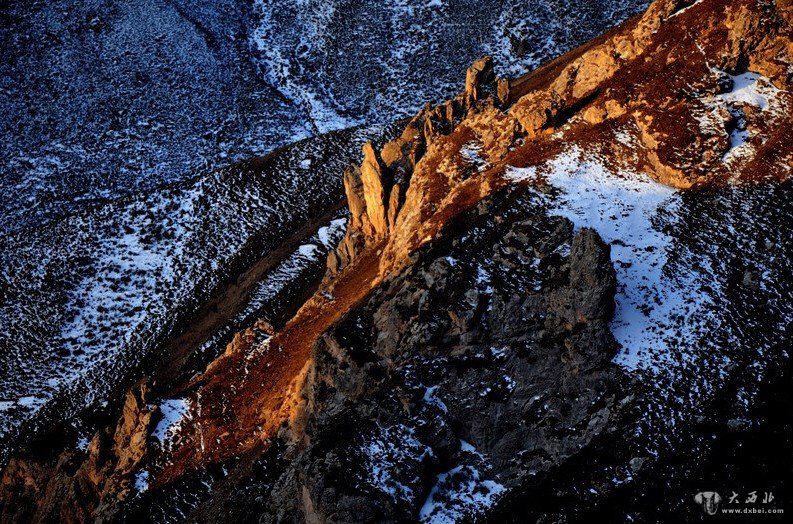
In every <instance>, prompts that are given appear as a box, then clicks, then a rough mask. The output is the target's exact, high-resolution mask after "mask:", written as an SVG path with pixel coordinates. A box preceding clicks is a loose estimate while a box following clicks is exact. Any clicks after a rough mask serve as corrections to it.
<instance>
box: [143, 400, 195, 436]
mask: <svg viewBox="0 0 793 524" xmlns="http://www.w3.org/2000/svg"><path fill="white" fill-rule="evenodd" d="M189 410H190V401H189V400H185V399H181V398H177V399H167V400H163V401H162V402H161V403H160V413H162V420H160V422H159V423H157V426H156V427H155V428H154V431H152V435H153V436H154V437H156V438H157V440H159V441H160V442H161V443H165V442H167V441H168V440H170V439H172V438H173V437H174V436H176V434H177V433H178V431H179V429H180V428H181V426H182V422H183V421H184V419H185V415H187V413H188V411H189Z"/></svg>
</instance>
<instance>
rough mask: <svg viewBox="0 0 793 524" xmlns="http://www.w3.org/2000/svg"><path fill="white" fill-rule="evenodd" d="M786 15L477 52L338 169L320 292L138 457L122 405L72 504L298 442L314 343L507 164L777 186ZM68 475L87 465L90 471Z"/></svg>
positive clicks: (790, 117) (706, 20) (8, 484)
mask: <svg viewBox="0 0 793 524" xmlns="http://www.w3.org/2000/svg"><path fill="white" fill-rule="evenodd" d="M791 24H793V3H791V2H789V1H782V0H780V1H777V2H762V1H759V0H755V1H753V0H738V1H729V0H701V1H698V2H690V1H683V0H658V1H656V2H655V3H653V4H652V6H651V7H650V8H649V9H648V11H647V12H646V13H645V14H643V15H641V16H639V17H636V18H634V19H632V20H629V21H628V22H626V23H625V24H623V25H622V26H620V27H618V28H616V29H615V30H612V31H611V32H609V33H608V34H606V35H604V36H602V37H600V38H599V39H597V40H595V41H593V42H591V43H590V44H587V45H585V46H583V47H582V48H580V49H577V50H574V51H572V52H570V53H568V54H567V55H564V56H562V57H560V58H558V59H557V60H555V61H553V62H551V63H549V64H547V65H545V66H543V67H541V68H539V69H538V70H536V71H534V72H531V73H529V74H527V75H525V76H524V77H521V78H518V79H511V80H506V79H498V78H497V77H496V72H497V71H494V69H493V64H492V62H491V61H490V60H489V59H487V58H486V59H482V60H480V61H477V63H476V64H474V66H472V68H471V70H469V72H468V75H467V79H466V90H465V92H463V93H461V94H460V95H458V96H457V97H456V98H454V99H452V100H450V101H447V102H445V103H443V104H440V105H438V106H434V107H433V106H427V107H425V108H424V109H423V110H422V111H421V112H420V113H419V114H418V115H416V116H415V117H414V118H413V119H412V120H411V121H410V122H409V123H408V124H407V125H406V127H405V129H404V132H403V133H402V134H401V136H400V137H398V138H397V139H396V140H394V141H392V142H390V143H388V144H385V145H384V146H383V147H382V148H380V149H379V150H376V149H375V148H374V147H373V146H372V145H367V146H366V147H364V150H363V161H362V164H361V165H360V166H353V167H351V168H350V169H349V170H348V171H347V172H345V173H344V175H343V176H344V184H345V189H346V195H347V201H348V205H349V210H350V218H349V221H348V229H347V233H346V236H345V238H344V239H343V241H342V242H341V243H340V245H339V246H338V247H337V249H336V251H335V252H334V253H332V254H331V255H330V257H329V259H328V272H327V274H326V276H325V279H324V281H323V283H322V286H321V288H320V290H319V291H318V292H317V293H316V294H315V295H314V296H313V297H312V298H310V299H309V300H308V301H307V302H306V303H305V304H304V305H303V307H302V308H301V309H300V310H299V311H298V313H297V314H296V315H295V316H294V318H292V320H291V321H289V322H288V323H287V324H286V325H285V326H284V327H283V328H282V329H280V330H279V331H277V332H276V333H274V334H273V335H272V337H270V338H266V340H262V338H261V337H258V336H256V334H257V332H260V330H258V331H257V329H255V328H253V327H252V328H251V329H250V330H249V331H248V332H246V333H243V334H241V335H239V336H238V337H237V339H235V342H234V343H232V345H230V346H229V348H228V350H227V351H226V353H225V354H224V355H222V356H221V357H220V358H219V359H218V360H216V361H215V362H213V363H212V364H211V365H210V366H209V367H208V368H207V369H206V371H205V372H204V373H203V374H201V375H199V376H197V377H195V378H193V379H192V380H191V381H189V383H186V384H181V385H179V386H178V387H176V388H174V389H173V390H174V391H175V392H176V393H178V394H180V395H182V396H183V397H184V398H185V399H186V402H187V404H188V405H189V414H188V416H187V417H186V419H187V420H188V422H187V423H185V424H184V425H183V426H182V428H181V429H180V438H179V440H178V443H176V444H175V445H174V446H172V447H169V448H167V449H162V450H161V449H157V450H155V449H151V450H139V447H140V446H138V444H140V442H139V441H140V435H139V433H140V428H141V427H146V424H147V421H148V418H147V417H148V416H149V415H148V414H147V412H146V409H143V410H142V411H141V412H140V413H138V412H135V413H133V411H134V410H133V409H132V408H131V407H125V411H124V413H123V415H121V417H120V418H121V421H122V422H120V423H119V426H118V429H117V430H116V435H115V437H114V442H116V444H118V443H120V442H122V441H123V442H129V443H130V445H127V446H118V445H116V446H112V445H105V447H104V448H103V449H104V450H105V451H104V453H107V454H109V456H110V458H107V459H105V460H109V461H111V462H113V463H114V464H115V466H114V467H112V468H107V471H108V472H109V473H107V475H110V476H112V478H113V479H114V480H113V482H112V483H109V482H107V481H104V480H95V481H94V482H93V484H92V485H93V486H95V487H94V488H90V487H88V488H85V489H87V490H88V491H90V490H92V489H94V490H95V495H94V496H92V497H84V498H83V499H82V502H81V504H82V509H81V510H80V511H84V512H86V513H85V514H92V513H91V512H92V511H93V512H95V511H96V509H97V507H107V506H108V505H112V502H113V501H114V500H116V499H117V498H118V497H121V498H123V497H124V496H125V494H126V493H127V492H128V491H129V484H130V482H131V480H130V479H131V478H132V477H133V476H134V475H135V474H136V472H138V471H140V470H142V469H144V468H145V469H146V471H147V472H148V475H149V479H148V483H149V486H151V487H152V488H157V487H162V486H165V485H167V484H169V483H171V482H173V481H174V480H176V479H179V478H180V477H182V476H184V475H186V474H190V473H192V472H194V471H197V470H200V469H202V468H205V467H207V466H208V465H211V464H217V463H223V462H224V461H228V460H231V459H236V458H239V457H250V456H255V455H256V454H257V453H260V452H261V451H262V450H264V449H266V448H267V447H268V446H269V445H271V443H272V442H273V441H274V440H275V439H277V438H282V439H285V441H287V442H289V444H290V445H291V446H294V447H297V448H299V447H300V445H301V441H302V439H303V438H304V435H303V433H302V423H303V421H304V411H305V410H306V409H307V402H309V403H310V399H309V398H308V395H307V393H306V382H307V381H311V380H314V378H315V377H314V370H313V368H312V347H314V345H315V344H316V343H317V341H318V340H319V339H321V338H322V337H323V334H324V333H325V332H326V331H327V330H328V329H329V328H331V327H332V326H333V325H334V324H335V323H336V322H338V321H339V320H340V319H341V318H342V317H343V315H344V314H345V312H346V311H347V310H349V309H350V308H351V307H354V306H355V305H356V304H358V303H359V302H360V301H361V300H363V299H364V298H365V297H367V296H368V295H369V294H370V293H371V292H372V290H373V289H375V288H377V286H379V285H381V284H382V282H383V281H384V280H386V279H387V278H388V277H389V276H391V275H393V274H394V273H395V272H397V271H399V270H400V269H401V268H402V267H403V266H404V265H405V264H407V263H408V262H409V260H410V257H411V255H412V254H413V253H414V252H415V251H416V250H417V249H419V248H420V247H422V246H424V245H426V244H429V243H432V241H433V239H435V238H436V237H437V235H439V234H440V233H441V232H442V231H443V229H444V227H445V226H446V225H447V224H448V223H449V222H450V221H451V220H453V219H454V218H455V217H458V216H459V215H460V214H461V213H463V212H465V211H468V210H470V209H471V208H472V207H473V206H475V205H476V204H477V203H479V202H480V201H482V200H483V199H484V198H486V197H488V196H491V195H493V194H494V192H496V191H497V190H499V189H501V188H503V187H505V186H506V185H508V184H509V183H510V182H509V181H508V180H507V179H506V178H505V177H504V176H503V175H504V172H505V170H506V169H507V167H508V166H512V167H519V168H520V167H528V166H542V164H543V162H545V161H546V160H549V159H550V158H552V157H553V156H554V155H555V154H557V153H558V152H559V151H560V150H561V149H562V148H565V147H569V146H571V145H575V146H577V147H578V148H579V149H580V150H582V151H597V152H598V153H599V154H600V155H601V157H603V158H605V159H606V160H607V161H608V162H611V163H612V164H613V165H614V166H619V167H623V168H630V169H632V170H635V171H639V172H645V173H647V174H649V175H650V176H651V177H653V178H654V179H656V180H657V181H659V182H662V183H664V184H667V185H669V186H672V187H675V188H681V189H687V188H692V187H699V186H708V185H722V184H727V183H761V182H764V181H776V180H783V179H786V178H788V177H789V176H790V171H791V166H793V134H791V133H792V132H791V130H792V129H793V111H792V110H793V65H791V64H793V28H792V27H791ZM340 176H341V174H340ZM131 399H132V400H130V402H131V403H132V404H134V399H135V397H131ZM152 402H153V403H156V401H154V400H153V401H152ZM132 404H130V405H132ZM132 444H135V445H132ZM93 446H95V445H94V444H92V447H93ZM99 446H100V444H99V441H98V440H97V443H96V447H99ZM121 448H124V449H121ZM92 449H93V448H92ZM97 454H98V452H97ZM94 455H95V454H94V453H92V457H93V456H94ZM91 460H92V461H95V460H96V459H94V458H92V459H91ZM80 471H83V472H84V473H81V475H89V473H88V472H89V471H90V472H91V475H96V474H100V475H101V473H96V471H97V469H96V468H95V467H91V466H89V465H83V466H81V469H80ZM102 471H104V470H102ZM43 474H45V473H39V472H37V470H36V469H35V468H34V467H32V466H31V465H30V464H26V463H21V462H14V463H12V464H11V465H10V466H9V467H8V468H7V470H6V472H5V475H4V478H3V495H2V497H3V498H4V500H8V499H9V497H13V496H14V493H15V491H14V489H16V488H14V486H17V485H19V484H20V483H28V484H30V485H34V486H35V487H33V488H31V490H32V491H30V493H35V494H36V496H38V497H41V498H43V499H46V498H47V497H48V496H49V497H52V496H54V493H51V492H50V491H51V490H49V491H48V489H49V488H48V487H47V486H46V485H42V483H41V482H39V481H38V480H35V479H36V478H37V475H43ZM79 476H80V475H78V476H77V477H76V478H78V477H79ZM99 486H101V488H100V487H99ZM81 504H78V505H77V506H81ZM85 506H88V507H85ZM61 511H62V512H65V514H70V511H71V510H70V508H65V507H64V508H62V510H61ZM74 511H77V509H76V508H75V510H74ZM71 514H72V515H76V513H73V512H72V513H71ZM94 514H95V513H94ZM75 518H76V519H77V520H79V519H80V517H79V516H76V517H75Z"/></svg>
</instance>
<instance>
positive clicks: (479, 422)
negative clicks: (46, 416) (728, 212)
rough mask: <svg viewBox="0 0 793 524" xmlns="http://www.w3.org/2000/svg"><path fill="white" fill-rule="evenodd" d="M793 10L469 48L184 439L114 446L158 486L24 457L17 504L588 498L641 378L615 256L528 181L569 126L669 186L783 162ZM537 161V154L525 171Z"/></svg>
mask: <svg viewBox="0 0 793 524" xmlns="http://www.w3.org/2000/svg"><path fill="white" fill-rule="evenodd" d="M791 22H793V4H791V3H790V2H789V1H782V0H779V1H777V2H765V1H759V0H756V1H752V0H740V1H727V0H702V1H700V2H694V3H692V2H685V1H680V0H659V1H657V2H655V3H654V4H653V5H652V7H651V8H650V9H649V10H648V11H647V12H646V13H645V14H644V15H642V16H640V17H637V18H635V19H633V20H631V21H629V22H627V23H626V24H624V25H622V26H621V27H619V28H617V29H616V30H614V31H612V32H610V33H608V34H606V35H604V36H603V37H601V38H599V39H598V40H595V41H594V42H592V43H590V44H588V45H586V46H584V47H582V48H580V49H577V50H575V51H573V52H571V53H569V54H567V55H564V56H562V57H560V58H559V59H557V60H555V61H553V62H551V63H549V64H547V65H545V66H543V67H541V68H539V69H538V70H536V71H534V72H532V73H530V74H528V75H526V76H524V77H522V78H519V79H516V80H504V79H497V78H496V75H495V74H494V72H493V69H492V63H491V61H490V60H489V59H488V58H483V59H482V60H479V61H477V62H476V63H475V64H474V65H473V66H472V68H471V69H470V70H469V72H468V74H467V77H466V90H465V92H463V93H461V94H460V95H459V96H457V97H456V98H454V99H452V100H450V101H447V102H444V103H442V104H440V105H438V106H434V107H433V106H427V107H425V108H424V109H423V110H422V111H421V112H420V113H419V114H418V115H416V117H414V118H413V119H412V120H411V121H410V122H409V123H408V124H407V125H406V127H405V130H404V132H403V133H402V135H401V136H400V137H399V138H397V139H396V140H394V141H392V142H390V143H389V144H386V145H385V146H384V147H383V148H382V149H380V150H379V151H378V150H377V149H375V148H374V147H372V146H371V145H367V146H365V147H364V150H363V157H364V159H363V163H362V164H361V166H360V167H352V168H350V169H349V170H348V171H347V172H346V173H345V174H344V184H345V190H346V194H347V199H348V203H349V208H350V214H351V216H350V219H349V223H348V229H347V232H346V236H345V238H344V240H343V241H342V243H341V244H340V245H339V247H338V248H337V250H336V251H335V252H334V253H332V254H331V255H330V256H329V259H328V273H327V275H326V277H325V281H324V282H323V284H322V286H321V288H320V290H318V292H317V293H316V294H315V295H314V296H313V297H312V298H311V299H309V300H308V301H307V302H306V303H305V304H304V305H303V307H302V308H301V309H300V310H299V311H298V312H297V314H296V315H295V316H294V317H293V318H292V319H291V320H290V321H289V322H287V324H286V325H285V326H284V327H283V328H282V329H279V330H277V332H275V333H274V334H273V336H272V337H271V338H266V337H257V336H248V337H244V338H242V339H239V340H237V345H236V346H235V347H234V350H233V351H228V352H226V354H224V355H222V356H221V357H220V358H218V359H217V360H216V361H215V362H213V363H212V364H211V365H210V366H209V367H208V368H207V370H206V371H205V373H203V374H201V375H199V376H197V377H195V378H193V379H191V380H190V381H189V382H188V383H187V384H183V385H180V386H179V387H178V388H177V389H176V391H177V392H178V393H179V394H180V395H182V397H183V398H185V399H186V401H187V403H188V405H189V406H190V409H189V413H188V415H187V416H186V420H187V421H188V422H186V423H185V424H183V425H182V427H181V430H180V433H179V438H178V439H176V440H175V442H174V443H173V445H171V446H167V447H162V448H158V449H155V450H153V451H151V452H150V453H148V454H146V455H145V456H140V455H139V454H137V453H136V452H134V451H133V452H132V454H131V455H123V456H122V455H119V454H118V453H116V456H117V457H118V459H116V461H117V462H115V463H117V464H118V465H117V466H114V468H113V469H112V471H113V472H114V473H112V474H111V475H110V477H109V478H110V479H112V480H111V483H110V484H107V483H106V482H100V483H101V484H102V485H103V486H107V485H112V486H115V487H114V489H113V490H111V491H112V493H113V494H115V495H116V496H118V497H120V498H122V499H124V497H125V495H126V494H127V493H128V492H127V491H126V486H127V484H125V480H126V482H128V481H129V478H130V476H131V475H132V474H135V475H138V474H140V473H141V472H143V471H145V472H146V474H147V475H149V477H150V480H149V487H148V489H147V490H145V493H143V491H144V490H141V493H137V494H136V496H137V498H135V497H127V498H126V499H125V501H124V502H123V503H121V504H118V505H117V506H115V507H113V508H111V507H108V506H101V507H96V506H95V505H94V504H93V502H92V500H91V499H90V498H88V499H82V500H84V501H86V502H84V503H83V504H82V505H81V507H80V508H79V510H78V509H74V510H72V509H71V507H70V506H67V505H66V504H61V505H57V507H43V506H41V505H37V502H35V500H36V497H38V496H40V493H41V492H42V488H41V487H40V486H41V479H42V478H46V477H47V475H51V474H52V469H51V468H52V466H51V464H50V465H45V466H40V465H38V464H37V463H36V461H32V462H24V463H20V464H17V465H16V466H15V468H13V469H12V468H9V469H8V470H7V471H6V473H5V476H4V494H3V500H4V504H5V507H12V506H13V504H19V505H18V506H17V507H22V506H21V504H20V503H18V502H14V501H16V500H18V498H17V497H22V500H24V501H25V504H27V506H26V507H31V508H36V509H35V511H41V512H42V513H37V515H46V516H50V515H53V514H57V513H58V512H60V513H61V514H66V515H91V516H92V518H97V517H103V518H104V517H111V516H113V517H118V518H121V517H123V516H128V515H135V514H136V512H140V511H144V510H145V508H148V507H149V506H150V505H151V504H155V503H156V502H157V501H158V500H166V501H167V500H171V499H168V496H170V495H168V494H169V493H170V494H171V495H173V494H174V493H179V492H184V491H185V490H187V489H188V488H190V489H191V490H192V491H193V494H194V496H195V498H197V499H198V500H197V501H195V502H193V503H190V504H188V505H187V506H188V507H187V510H188V511H189V512H191V514H192V515H193V516H194V518H196V519H197V520H200V521H207V520H224V519H225V520H227V519H228V518H229V517H230V516H237V517H238V518H251V517H253V516H254V515H259V514H263V515H265V520H268V519H269V520H272V521H280V520H286V521H302V520H305V521H309V522H325V521H327V522H348V521H371V520H384V521H402V520H415V519H416V518H418V516H419V514H420V513H421V512H423V514H424V515H425V516H426V515H429V514H431V513H432V512H433V511H439V512H443V511H456V512H457V515H458V516H459V517H460V518H464V517H466V515H468V513H467V512H469V511H472V508H470V507H468V506H467V505H466V500H469V499H472V498H477V499H478V500H479V501H480V502H481V501H482V500H485V501H486V504H485V507H491V508H492V511H494V512H496V511H502V512H504V513H503V514H513V515H514V514H515V513H510V511H512V510H515V509H516V508H517V506H514V507H512V509H510V506H509V504H516V503H517V502H516V501H519V500H520V495H519V494H520V493H522V492H523V493H525V492H529V491H531V492H532V493H534V497H533V498H532V502H533V504H539V506H536V510H534V509H533V510H531V511H536V512H537V514H538V515H540V514H544V511H545V509H548V508H545V507H544V504H546V503H545V502H543V498H542V497H541V496H540V495H539V494H542V493H544V490H551V489H553V490H555V491H556V492H557V493H561V492H563V491H564V490H566V489H567V490H574V491H575V493H576V494H577V499H578V500H579V501H583V500H584V497H585V495H583V494H582V493H583V492H585V491H587V489H586V486H590V485H591V484H592V481H591V479H590V480H587V479H588V478H589V477H592V476H595V475H597V474H600V473H599V470H598V468H597V466H596V463H597V460H598V458H597V457H598V456H599V455H598V454H597V453H596V452H595V451H593V450H594V449H596V448H598V446H601V445H602V442H603V441H604V440H608V438H609V435H610V434H611V433H612V432H613V431H615V429H614V428H615V427H616V426H617V425H618V424H619V422H620V420H621V419H622V418H623V417H625V416H627V413H628V411H629V409H628V408H629V404H630V397H631V395H630V392H631V390H630V388H627V389H626V384H625V382H624V380H623V378H622V376H621V374H620V373H619V372H618V371H617V369H616V368H615V367H614V366H613V365H612V364H611V358H612V356H613V355H614V351H615V347H614V340H613V338H612V335H611V334H610V332H609V329H608V321H609V319H610V315H611V310H612V307H613V294H614V287H615V277H614V271H613V269H612V267H611V264H610V260H609V248H608V246H607V245H605V244H604V243H603V241H602V240H601V239H600V238H599V237H598V236H597V235H596V234H595V233H594V232H593V231H589V230H581V231H578V232H576V233H573V231H572V225H571V224H570V223H569V222H566V221H565V220H562V219H558V218H557V219H553V218H550V217H548V216H547V215H546V214H545V213H544V212H543V210H542V209H541V208H540V207H539V206H537V205H534V204H532V203H531V202H532V200H531V199H524V197H525V195H526V194H527V193H525V192H528V191H529V189H527V188H526V187H525V186H526V185H528V184H532V185H534V186H535V190H537V189H539V190H542V188H543V181H542V173H543V169H546V168H547V165H548V162H549V161H550V160H551V159H552V158H554V157H555V155H557V154H558V153H559V152H560V151H562V150H563V149H564V148H569V147H571V146H575V147H576V148H578V149H579V150H580V151H586V152H590V151H591V152H593V153H595V152H597V153H598V154H599V155H600V156H601V157H602V158H605V159H607V161H608V163H610V164H612V165H613V167H615V168H617V167H619V168H621V169H627V170H631V171H635V172H644V173H647V174H649V175H650V176H651V177H653V178H655V179H656V180H658V181H660V182H663V183H666V184H669V185H672V186H674V187H677V188H690V187H694V186H713V185H719V184H723V183H725V182H726V181H727V180H732V181H739V182H759V181H764V180H782V179H785V178H786V177H787V176H788V175H789V172H790V169H791V163H792V162H791V151H793V141H792V140H790V136H791V135H790V129H791V124H793V120H792V119H793V116H791V112H790V111H789V108H790V107H791V106H790V104H791V103H793V98H792V97H793V95H791V84H792V83H793V78H792V77H791V75H792V73H791V71H792V70H793V69H791V64H792V63H793V45H791ZM749 73H750V74H749ZM747 74H749V76H746V75H747ZM747 82H749V83H751V85H752V86H753V87H752V88H751V89H752V90H753V91H752V93H753V95H752V97H750V98H747V97H746V96H744V95H745V94H746V91H742V88H743V87H746V83H747ZM754 95H758V96H757V97H755V96H754ZM739 139H740V140H739ZM741 140H742V143H740V144H739V143H738V142H739V141H741ZM524 167H532V168H535V170H536V173H537V174H538V176H537V177H534V178H530V179H528V178H527V179H524V181H523V182H522V183H521V184H518V186H519V187H514V185H513V184H512V180H511V179H510V178H509V177H508V176H505V175H508V174H509V171H510V170H511V169H512V168H524ZM607 167H608V166H607ZM138 420H139V418H135V417H132V418H129V417H128V416H127V414H126V412H125V414H124V416H123V417H122V422H121V423H120V426H121V427H125V428H128V429H129V428H137V427H138V422H136V421H138ZM137 434H138V432H137V429H132V430H129V431H127V432H126V436H125V437H124V439H125V441H126V440H129V441H130V442H131V441H136V442H137V437H136V435H137ZM133 449H134V448H133ZM628 458H629V457H621V458H620V460H623V462H624V463H628ZM631 464H632V466H631V467H632V468H635V469H636V470H637V471H638V469H640V468H641V459H637V460H635V461H632V462H631ZM576 465H584V466H582V467H581V468H576V467H575V466H576ZM36 468H40V469H39V470H37V469H36ZM47 468H50V469H47ZM219 468H220V469H222V474H219V473H218V469H219ZM577 469H580V471H576V470H577ZM133 470H135V471H134V473H133ZM562 470H566V471H567V474H568V479H569V481H568V482H567V483H566V487H565V486H564V485H562V486H560V484H559V483H555V482H554V475H559V474H560V473H559V472H560V471H562ZM603 471H606V470H605V469H604V470H603ZM115 472H118V474H116V473H115ZM227 473H228V474H227ZM59 478H62V477H59ZM207 478H209V479H210V480H211V484H212V488H200V487H199V486H198V484H199V483H200V482H204V480H205V479H207ZM575 479H578V480H575ZM62 481H63V482H66V483H67V484H68V485H71V484H70V483H71V482H72V481H71V480H70V479H63V480H62ZM207 482H208V481H207ZM23 485H25V486H28V487H26V488H24V489H23V488H21V487H20V486H23ZM31 486H33V487H31ZM103 489H104V488H103ZM169 490H170V491H169ZM504 492H506V493H508V495H507V496H504V497H499V496H497V495H500V494H501V493H504ZM103 493H105V492H104V491H103ZM109 496H110V494H109V493H105V494H104V495H103V498H102V500H103V501H105V500H110V498H109ZM158 497H159V498H158ZM47 500H50V499H47ZM441 500H443V501H445V503H444V504H440V505H438V504H434V503H435V502H438V501H441ZM538 501H539V502H538ZM547 504H551V502H550V501H548V502H547ZM580 504H584V502H580ZM440 506H443V507H440ZM480 509H481V506H480ZM78 512H82V513H78ZM42 518H43V517H42ZM74 518H78V519H79V518H80V517H79V516H75V517H74ZM560 518H561V517H560Z"/></svg>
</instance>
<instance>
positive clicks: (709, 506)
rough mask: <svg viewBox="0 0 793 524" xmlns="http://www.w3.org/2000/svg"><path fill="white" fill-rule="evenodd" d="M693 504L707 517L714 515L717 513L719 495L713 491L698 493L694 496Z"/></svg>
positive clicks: (719, 500) (719, 501) (719, 502)
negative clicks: (698, 506) (697, 505)
mask: <svg viewBox="0 0 793 524" xmlns="http://www.w3.org/2000/svg"><path fill="white" fill-rule="evenodd" d="M694 502H696V503H697V504H699V505H700V506H701V507H702V511H704V512H705V513H707V514H708V515H715V514H716V513H717V512H718V511H719V504H721V495H719V494H718V493H716V492H715V491H700V492H699V493H697V494H696V495H694Z"/></svg>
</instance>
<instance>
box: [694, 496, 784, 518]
mask: <svg viewBox="0 0 793 524" xmlns="http://www.w3.org/2000/svg"><path fill="white" fill-rule="evenodd" d="M729 493H730V494H729V495H727V497H726V498H725V499H722V498H721V495H719V494H718V493H717V492H715V491H700V492H699V493H697V494H696V495H694V502H696V503H697V505H698V506H699V507H700V508H702V511H703V512H704V513H705V514H706V515H716V514H725V515H732V514H735V515H782V514H784V513H785V510H784V508H781V507H778V506H777V500H776V497H774V493H773V492H772V491H763V492H760V491H757V490H755V491H747V492H744V493H739V492H737V491H733V490H730V491H729ZM722 501H723V502H724V504H722Z"/></svg>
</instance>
